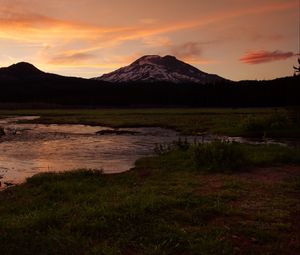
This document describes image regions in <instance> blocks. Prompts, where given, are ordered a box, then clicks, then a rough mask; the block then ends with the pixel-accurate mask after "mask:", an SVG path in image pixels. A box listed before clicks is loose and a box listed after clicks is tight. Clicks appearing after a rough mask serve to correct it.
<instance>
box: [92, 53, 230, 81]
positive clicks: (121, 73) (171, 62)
mask: <svg viewBox="0 0 300 255" xmlns="http://www.w3.org/2000/svg"><path fill="white" fill-rule="evenodd" d="M95 79H96V80H102V81H108V82H113V83H126V82H171V83H198V84H209V83H218V82H221V81H224V80H225V79H224V78H222V77H220V76H218V75H215V74H208V73H205V72H202V71H200V70H199V69H197V68H195V67H193V66H191V65H189V64H187V63H185V62H183V61H180V60H178V59H176V58H175V57H173V56H165V57H160V56H156V55H147V56H143V57H141V58H139V59H138V60H136V61H134V62H133V63H132V64H130V65H129V66H126V67H122V68H120V69H118V70H116V71H114V72H111V73H108V74H104V75H102V76H101V77H97V78H95Z"/></svg>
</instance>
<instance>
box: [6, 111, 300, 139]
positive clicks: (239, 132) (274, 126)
mask: <svg viewBox="0 0 300 255" xmlns="http://www.w3.org/2000/svg"><path fill="white" fill-rule="evenodd" d="M291 113H292V114H291ZM10 115H39V116H41V119H39V120H36V121H35V122H38V123H57V124H59V123H68V124H78V123H79V124H90V125H104V126H110V127H141V126H143V127H144V126H159V127H167V128H172V129H175V130H177V131H180V132H181V133H184V134H201V133H204V132H210V133H214V134H223V135H230V136H252V137H290V138H293V137H295V138H299V137H300V124H299V119H298V117H297V118H295V117H294V115H295V114H294V113H293V112H292V111H289V110H287V109H284V108H279V109H275V108H259V109H252V108H249V109H229V108H228V109H227V108H226V109H225V108H222V109H217V108H216V109H205V108H204V109H95V110H65V109H64V110H17V111H4V110H0V117H5V116H10Z"/></svg>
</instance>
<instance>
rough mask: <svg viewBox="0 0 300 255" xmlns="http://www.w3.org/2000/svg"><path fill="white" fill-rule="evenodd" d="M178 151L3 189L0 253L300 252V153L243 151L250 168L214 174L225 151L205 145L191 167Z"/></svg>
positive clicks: (186, 151) (185, 153)
mask: <svg viewBox="0 0 300 255" xmlns="http://www.w3.org/2000/svg"><path fill="white" fill-rule="evenodd" d="M178 145H179V146H178V147H176V148H173V149H171V150H169V149H159V151H158V153H159V155H158V156H155V157H151V158H144V159H141V160H138V161H137V163H136V168H135V169H134V170H132V171H130V172H127V173H123V174H116V175H103V174H102V173H101V172H99V171H75V172H66V173H60V174H53V173H45V174H40V175H36V176H34V177H32V178H30V179H28V181H27V182H26V183H24V184H22V185H19V186H16V187H12V188H9V189H7V190H5V191H4V192H0V215H1V217H0V239H1V242H0V249H1V250H2V251H5V254H125V255H131V254H188V255H189V254H298V253H299V251H300V243H299V238H300V232H299V229H300V228H299V227H300V226H299V222H300V218H299V215H300V167H299V161H298V160H299V158H298V157H299V155H298V152H297V153H296V152H295V154H293V155H292V156H288V155H289V153H287V150H289V148H286V147H278V146H275V147H274V145H272V146H267V145H266V146H265V147H261V146H257V147H255V148H254V147H253V146H251V148H252V149H251V148H249V147H248V145H241V146H243V148H244V149H245V152H244V153H246V155H245V156H246V157H247V158H248V160H247V161H245V162H247V164H246V166H245V167H243V166H241V165H238V166H232V165H230V164H229V165H227V166H228V167H227V168H226V169H221V168H220V169H219V168H218V167H211V166H212V165H211V163H212V162H217V163H219V164H220V165H224V164H223V163H224V162H227V159H228V158H229V159H230V158H231V157H233V156H235V149H232V148H229V149H228V148H227V149H224V148H223V149H224V151H226V152H225V153H224V154H223V155H225V156H223V157H220V158H218V160H213V159H214V155H215V156H216V155H219V152H218V148H219V147H218V146H219V145H217V146H216V145H213V147H212V148H210V149H207V148H206V149H205V150H206V151H207V152H208V153H210V154H211V155H212V157H210V158H209V159H208V161H206V164H203V162H202V165H198V167H197V166H196V167H195V164H194V163H195V162H194V161H193V160H191V158H193V157H194V156H195V154H194V152H193V150H194V149H193V148H187V147H186V146H185V145H184V143H183V144H178ZM193 146H194V145H193ZM221 146H223V145H221ZM227 146H229V147H230V146H231V145H230V144H229V145H227V144H225V147H227ZM238 146H240V145H238ZM215 148H217V149H215ZM223 149H222V150H223ZM213 151H215V152H216V154H215V153H214V152H213ZM243 155H244V154H243ZM279 155H282V156H281V157H279ZM286 157H290V158H288V161H289V162H295V163H294V165H291V164H287V163H286V161H285V160H287V158H286ZM249 159H250V162H249ZM275 159H276V160H277V161H274V160H275ZM242 160H246V158H243V159H242ZM272 162H273V163H272ZM272 165H273V166H272ZM201 166H203V167H201ZM213 166H217V165H216V164H213Z"/></svg>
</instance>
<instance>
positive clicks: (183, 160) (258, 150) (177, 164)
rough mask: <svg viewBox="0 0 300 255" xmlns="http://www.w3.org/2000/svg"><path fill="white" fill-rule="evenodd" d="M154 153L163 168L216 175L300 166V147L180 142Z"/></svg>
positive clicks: (160, 148)
mask: <svg viewBox="0 0 300 255" xmlns="http://www.w3.org/2000/svg"><path fill="white" fill-rule="evenodd" d="M155 150H156V153H157V154H158V155H160V157H158V158H153V160H158V162H160V164H161V165H160V167H161V169H163V168H164V166H166V170H171V169H170V168H172V169H184V170H185V169H193V170H194V171H200V172H201V171H205V172H210V173H214V172H235V171H240V170H245V168H247V167H261V166H276V165H281V164H300V148H299V147H284V146H280V145H275V144H265V145H251V144H241V143H237V142H227V141H214V142H211V143H193V144H190V143H188V142H186V141H181V140H179V141H177V142H174V143H173V144H172V145H158V146H157V147H156V149H155ZM144 160H148V159H144ZM165 162H167V164H165ZM138 163H139V161H138V162H137V164H138Z"/></svg>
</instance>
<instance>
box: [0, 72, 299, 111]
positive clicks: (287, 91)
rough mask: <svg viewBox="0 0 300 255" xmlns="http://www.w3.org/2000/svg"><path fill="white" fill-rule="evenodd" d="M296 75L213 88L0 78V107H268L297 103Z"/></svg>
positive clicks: (48, 77) (53, 77)
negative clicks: (20, 105) (15, 105)
mask: <svg viewBox="0 0 300 255" xmlns="http://www.w3.org/2000/svg"><path fill="white" fill-rule="evenodd" d="M299 80H300V77H299V76H294V77H286V78H280V79H276V80H271V81H240V82H229V81H226V82H223V83H218V84H209V85H199V84H171V83H131V84H110V83H105V82H99V81H94V80H86V79H79V78H68V77H63V76H57V75H52V74H45V73H44V74H41V75H37V76H36V75H35V76H32V77H30V76H29V77H27V76H26V77H21V78H18V79H13V78H11V77H4V76H1V75H0V105H2V107H3V106H5V105H8V104H10V105H11V104H25V105H35V104H39V105H45V106H46V105H56V106H62V107H106V106H107V107H135V106H136V107H141V106H144V107H154V106H157V107H159V106H164V107H171V106H189V107H268V106H288V105H299V101H300V100H299V98H300V82H299Z"/></svg>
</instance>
